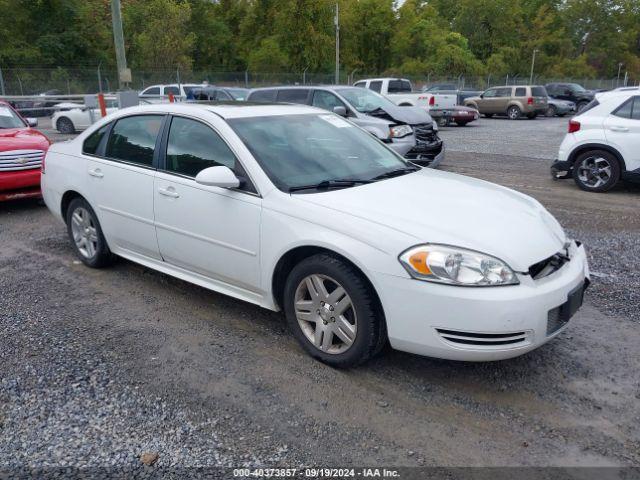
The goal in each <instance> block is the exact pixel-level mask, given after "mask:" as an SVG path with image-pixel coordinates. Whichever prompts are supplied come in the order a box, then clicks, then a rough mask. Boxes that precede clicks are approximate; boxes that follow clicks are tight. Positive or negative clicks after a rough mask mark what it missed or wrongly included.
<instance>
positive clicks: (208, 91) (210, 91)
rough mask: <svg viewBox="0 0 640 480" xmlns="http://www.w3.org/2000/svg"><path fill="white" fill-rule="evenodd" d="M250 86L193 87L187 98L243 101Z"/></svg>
mask: <svg viewBox="0 0 640 480" xmlns="http://www.w3.org/2000/svg"><path fill="white" fill-rule="evenodd" d="M249 91H250V90H249V89H248V88H237V87H233V88H231V87H215V86H206V87H197V88H193V89H192V90H191V91H190V92H189V95H188V96H187V99H189V100H208V101H218V102H219V101H243V100H245V99H246V98H247V95H248V94H249Z"/></svg>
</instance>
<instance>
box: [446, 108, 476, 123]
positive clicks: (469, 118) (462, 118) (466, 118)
mask: <svg viewBox="0 0 640 480" xmlns="http://www.w3.org/2000/svg"><path fill="white" fill-rule="evenodd" d="M478 117H480V114H479V113H478V111H477V110H476V109H475V108H471V107H463V106H462V105H456V106H455V107H453V112H451V121H453V122H455V123H456V125H458V126H460V127H464V126H465V125H466V124H467V123H469V122H473V121H474V120H477V119H478Z"/></svg>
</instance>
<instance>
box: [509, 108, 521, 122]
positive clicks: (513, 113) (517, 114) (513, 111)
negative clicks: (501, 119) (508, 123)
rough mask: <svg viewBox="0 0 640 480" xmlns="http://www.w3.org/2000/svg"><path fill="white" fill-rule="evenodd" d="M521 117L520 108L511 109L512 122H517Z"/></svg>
mask: <svg viewBox="0 0 640 480" xmlns="http://www.w3.org/2000/svg"><path fill="white" fill-rule="evenodd" d="M518 117H520V109H519V108H518V107H511V108H510V109H509V118H510V119H511V120H516V119H518Z"/></svg>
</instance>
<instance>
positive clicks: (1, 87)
mask: <svg viewBox="0 0 640 480" xmlns="http://www.w3.org/2000/svg"><path fill="white" fill-rule="evenodd" d="M0 93H2V95H6V93H5V91H4V77H3V76H2V69H1V68H0Z"/></svg>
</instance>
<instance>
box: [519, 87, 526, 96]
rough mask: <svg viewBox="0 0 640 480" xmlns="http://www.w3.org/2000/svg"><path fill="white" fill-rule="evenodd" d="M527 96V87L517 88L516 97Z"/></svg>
mask: <svg viewBox="0 0 640 480" xmlns="http://www.w3.org/2000/svg"><path fill="white" fill-rule="evenodd" d="M526 96H527V89H526V88H524V87H518V88H516V97H526Z"/></svg>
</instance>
